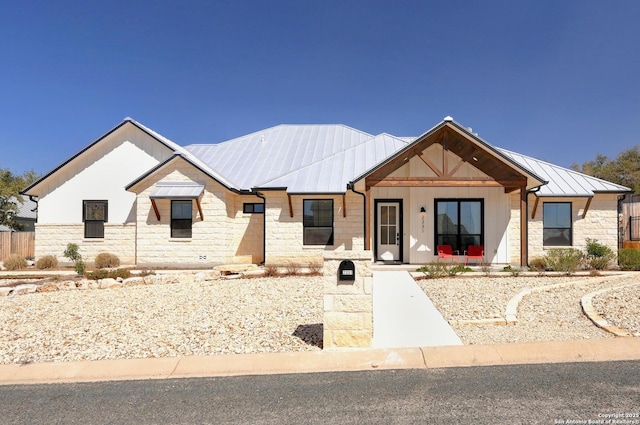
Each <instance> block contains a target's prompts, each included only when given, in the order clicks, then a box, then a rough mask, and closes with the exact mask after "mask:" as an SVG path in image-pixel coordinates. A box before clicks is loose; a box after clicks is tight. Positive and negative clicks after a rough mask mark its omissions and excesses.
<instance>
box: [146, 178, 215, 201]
mask: <svg viewBox="0 0 640 425" xmlns="http://www.w3.org/2000/svg"><path fill="white" fill-rule="evenodd" d="M202 192H204V183H196V182H158V183H156V187H155V188H154V189H153V192H151V195H149V198H151V199H196V198H198V197H200V195H202Z"/></svg>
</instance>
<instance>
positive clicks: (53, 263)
mask: <svg viewBox="0 0 640 425" xmlns="http://www.w3.org/2000/svg"><path fill="white" fill-rule="evenodd" d="M56 267H58V259H57V258H56V257H54V256H53V255H45V256H43V257H40V258H38V261H36V268H37V269H39V270H43V269H53V268H56Z"/></svg>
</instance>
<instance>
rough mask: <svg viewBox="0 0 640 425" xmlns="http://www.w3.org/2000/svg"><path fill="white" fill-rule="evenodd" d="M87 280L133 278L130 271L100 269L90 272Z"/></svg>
mask: <svg viewBox="0 0 640 425" xmlns="http://www.w3.org/2000/svg"><path fill="white" fill-rule="evenodd" d="M86 277H87V279H91V280H98V279H107V278H111V279H118V278H121V279H126V278H128V277H131V271H130V270H129V269H116V270H106V269H99V270H96V271H93V272H88V273H87V274H86Z"/></svg>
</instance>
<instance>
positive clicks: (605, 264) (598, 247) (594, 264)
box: [586, 238, 616, 270]
mask: <svg viewBox="0 0 640 425" xmlns="http://www.w3.org/2000/svg"><path fill="white" fill-rule="evenodd" d="M586 242H587V261H588V262H589V267H590V268H591V269H595V270H606V269H607V268H609V264H610V263H611V262H612V261H613V260H615V258H616V254H615V253H614V252H613V250H612V249H611V248H609V247H608V246H606V245H602V244H600V243H598V241H597V239H591V238H587V239H586Z"/></svg>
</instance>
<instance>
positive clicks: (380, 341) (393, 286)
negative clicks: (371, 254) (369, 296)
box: [372, 271, 462, 348]
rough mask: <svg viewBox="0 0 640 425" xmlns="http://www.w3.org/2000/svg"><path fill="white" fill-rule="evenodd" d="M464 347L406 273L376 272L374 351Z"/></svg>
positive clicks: (374, 278) (374, 276)
mask: <svg viewBox="0 0 640 425" xmlns="http://www.w3.org/2000/svg"><path fill="white" fill-rule="evenodd" d="M444 345H462V341H461V340H460V338H459V337H458V335H456V333H455V332H454V330H453V328H452V327H451V326H450V325H449V323H447V321H446V320H445V319H444V318H443V317H442V315H441V314H440V312H439V311H438V310H437V309H436V308H435V307H434V305H433V303H432V302H431V300H430V299H429V297H427V295H426V294H425V293H424V291H423V290H422V289H420V287H419V286H418V285H417V284H416V282H415V281H414V280H413V278H412V277H411V275H410V274H409V273H408V272H406V271H374V272H373V342H372V347H373V348H405V347H437V346H444Z"/></svg>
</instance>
